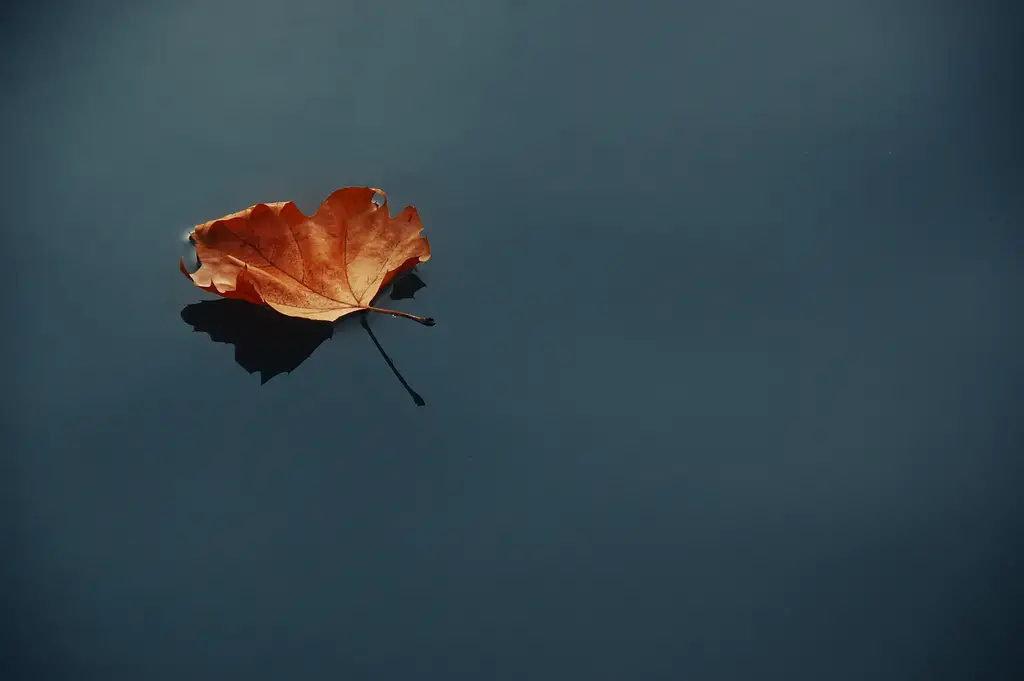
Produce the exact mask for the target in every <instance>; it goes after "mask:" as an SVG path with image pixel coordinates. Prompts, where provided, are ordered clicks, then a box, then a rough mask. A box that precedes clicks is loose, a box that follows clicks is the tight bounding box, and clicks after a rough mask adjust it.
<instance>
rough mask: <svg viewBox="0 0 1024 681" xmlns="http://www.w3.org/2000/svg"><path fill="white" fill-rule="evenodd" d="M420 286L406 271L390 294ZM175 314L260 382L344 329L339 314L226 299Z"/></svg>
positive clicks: (414, 396) (402, 294)
mask: <svg viewBox="0 0 1024 681" xmlns="http://www.w3.org/2000/svg"><path fill="white" fill-rule="evenodd" d="M424 286H426V284H424V283H423V281H422V280H421V279H420V278H419V277H417V276H416V275H415V274H412V273H409V274H407V275H405V276H403V277H400V278H399V279H396V281H395V283H394V286H393V287H392V291H391V298H392V299H393V300H401V299H403V298H412V297H413V294H415V293H416V291H418V290H419V289H421V288H423V287H424ZM359 316H360V317H361V318H362V319H361V320H360V321H361V326H362V327H363V329H364V330H365V331H366V332H367V334H369V336H370V339H371V340H372V341H373V344H374V346H375V347H376V348H377V350H378V351H379V352H380V354H381V356H382V357H383V358H384V361H386V362H387V364H388V366H389V367H390V368H391V371H392V372H393V373H394V374H395V376H396V377H397V378H398V380H399V382H401V384H402V386H403V387H404V388H405V390H406V392H408V393H409V395H410V397H412V399H413V401H414V402H415V403H416V404H417V405H418V406H421V407H422V406H425V405H426V402H424V400H423V398H422V397H421V396H420V395H419V393H417V392H416V391H415V390H413V389H412V387H411V386H410V385H409V384H408V382H406V380H405V378H404V377H403V376H402V374H401V373H400V372H399V371H398V368H397V367H396V366H395V364H394V362H392V361H391V358H390V357H388V354H387V352H385V350H384V348H383V347H382V346H381V344H380V342H379V341H378V340H377V337H376V336H375V335H374V334H373V331H372V330H371V329H370V326H369V323H368V322H367V321H366V313H362V314H360V315H359ZM181 318H182V320H183V321H184V322H185V323H186V324H188V325H189V326H191V327H192V330H193V332H195V331H198V332H202V333H206V334H209V336H210V340H212V341H214V342H217V343H227V344H229V345H234V346H235V361H236V362H237V363H238V364H239V365H240V366H241V367H242V368H243V369H245V370H246V371H247V372H249V373H250V374H253V373H256V372H259V374H260V385H261V386H262V385H266V383H267V382H268V381H269V380H270V379H272V378H274V377H275V376H278V375H280V374H282V373H290V372H292V371H294V370H295V369H297V368H298V367H299V365H301V364H302V363H303V362H305V361H306V360H307V359H309V357H310V356H311V355H312V354H313V352H314V351H315V350H316V349H317V348H318V347H320V344H321V343H323V342H324V341H325V340H327V339H328V338H331V337H333V336H334V334H335V333H336V332H342V333H345V332H348V329H349V328H350V327H348V325H347V323H345V322H346V321H347V318H345V317H342V319H341V320H339V323H333V324H332V323H331V322H321V321H315V320H312V319H301V318H298V317H288V316H286V315H283V314H280V313H278V312H277V311H275V310H274V309H273V308H270V307H268V306H265V305H255V304H253V303H249V302H246V301H243V300H236V299H231V298H218V299H216V300H204V301H201V302H198V303H191V304H189V305H186V306H185V307H184V308H182V310H181ZM343 323H344V325H343Z"/></svg>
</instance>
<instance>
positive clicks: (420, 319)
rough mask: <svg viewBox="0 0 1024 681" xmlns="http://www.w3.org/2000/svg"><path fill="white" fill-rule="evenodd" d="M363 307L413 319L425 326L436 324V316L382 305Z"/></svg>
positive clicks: (371, 310)
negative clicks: (422, 315) (401, 310)
mask: <svg viewBox="0 0 1024 681" xmlns="http://www.w3.org/2000/svg"><path fill="white" fill-rule="evenodd" d="M363 309H364V310H368V311H370V312H380V313H381V314H389V315H391V316H392V317H405V318H406V319H411V320H413V321H414V322H419V323H420V324H423V325H424V326H433V325H434V318H433V317H420V316H417V315H414V314H409V313H408V312H400V311H399V310H385V309H384V308H382V307H369V306H367V307H364V308H363Z"/></svg>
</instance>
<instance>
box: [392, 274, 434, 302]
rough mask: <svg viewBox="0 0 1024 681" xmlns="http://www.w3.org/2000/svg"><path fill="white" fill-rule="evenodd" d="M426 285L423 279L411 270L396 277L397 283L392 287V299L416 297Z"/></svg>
mask: <svg viewBox="0 0 1024 681" xmlns="http://www.w3.org/2000/svg"><path fill="white" fill-rule="evenodd" d="M425 286H426V284H425V283H423V280H422V279H420V278H419V277H417V276H416V274H415V273H414V272H409V273H408V274H406V275H403V276H401V277H398V278H396V279H395V283H394V284H393V285H392V287H391V300H403V299H405V298H415V297H416V292H417V291H419V290H420V289H421V288H424V287H425Z"/></svg>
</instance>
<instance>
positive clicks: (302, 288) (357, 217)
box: [181, 187, 434, 325]
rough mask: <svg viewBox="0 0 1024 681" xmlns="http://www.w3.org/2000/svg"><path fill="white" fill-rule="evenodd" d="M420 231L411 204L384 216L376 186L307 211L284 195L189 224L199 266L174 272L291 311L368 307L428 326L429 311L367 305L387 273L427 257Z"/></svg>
mask: <svg viewBox="0 0 1024 681" xmlns="http://www.w3.org/2000/svg"><path fill="white" fill-rule="evenodd" d="M375 196H380V197H381V198H382V201H381V202H380V204H379V205H378V203H375V202H374V197H375ZM422 232H423V223H422V222H420V218H419V214H418V213H417V212H416V209H415V208H413V207H412V206H408V207H406V209H405V210H403V211H402V213H401V214H400V215H399V216H398V217H395V218H392V217H391V216H390V213H389V212H388V208H387V197H386V195H385V194H384V192H383V191H381V190H379V189H374V188H372V187H346V188H344V189H339V190H338V191H336V192H334V193H333V194H331V195H330V196H328V197H327V199H326V200H325V201H324V202H323V203H322V204H320V207H319V208H318V209H317V211H316V213H315V214H314V215H313V216H312V217H307V216H306V215H304V214H303V213H302V211H300V210H299V208H298V207H297V206H296V205H295V203H294V202H292V201H288V202H278V203H258V204H256V205H255V206H251V207H249V208H246V209H245V210H243V211H239V212H237V213H232V214H231V215H226V216H224V217H222V218H219V219H217V220H211V221H210V222H204V223H203V224H201V225H197V226H196V228H195V229H194V230H193V232H192V233H191V234H190V235H189V238H190V240H191V241H192V242H193V243H194V244H195V248H196V255H197V256H198V258H199V262H200V267H199V269H198V270H196V271H195V272H194V273H192V274H189V272H188V270H187V269H186V268H185V261H184V259H182V261H181V271H182V272H184V273H185V276H187V277H188V278H189V279H191V280H192V282H193V283H194V284H195V285H196V286H198V287H199V288H201V289H204V290H207V291H212V292H213V293H217V294H219V295H222V296H224V297H226V298H240V299H242V300H247V301H249V302H252V303H258V304H262V303H265V304H267V305H269V306H270V307H272V308H274V309H275V310H277V311H278V312H280V313H282V314H286V315H288V316H291V317H304V318H306V319H320V320H324V321H334V320H336V319H338V318H339V317H343V316H345V315H347V314H351V313H353V312H359V311H360V310H372V311H375V312H384V313H386V314H392V315H396V316H399V317H408V318H410V319H414V320H416V321H418V322H420V323H422V324H428V325H431V324H433V323H434V321H433V320H432V319H430V318H424V317H417V316H416V315H411V314H409V313H407V312H399V311H396V310H383V309H380V308H376V307H372V305H371V303H372V302H373V299H374V297H376V295H377V294H378V293H379V292H380V290H381V289H382V288H384V287H385V286H387V285H388V284H389V283H390V282H391V280H392V279H394V278H395V276H397V275H398V274H400V273H402V272H407V271H409V270H411V269H412V268H413V267H414V266H415V265H416V264H417V263H421V262H426V261H427V260H429V259H430V244H429V243H428V242H427V238H426V237H425V236H423V235H422Z"/></svg>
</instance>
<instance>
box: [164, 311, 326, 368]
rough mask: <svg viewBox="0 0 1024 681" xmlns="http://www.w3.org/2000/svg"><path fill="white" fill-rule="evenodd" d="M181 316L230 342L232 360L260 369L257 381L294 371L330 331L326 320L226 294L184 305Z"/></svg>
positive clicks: (220, 340) (217, 338) (194, 326)
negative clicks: (285, 312) (289, 313)
mask: <svg viewBox="0 0 1024 681" xmlns="http://www.w3.org/2000/svg"><path fill="white" fill-rule="evenodd" d="M181 318H182V319H184V320H185V322H186V323H187V324H189V325H191V326H192V329H193V330H194V331H201V332H204V333H208V334H209V335H210V339H211V340H213V341H216V342H218V343H229V344H231V345H234V346H235V361H236V362H238V363H239V364H240V365H241V366H242V368H243V369H245V370H246V371H248V372H249V373H250V374H252V373H255V372H257V371H258V372H260V384H261V385H262V384H264V383H266V382H267V381H269V380H270V379H272V378H273V377H274V376H277V375H278V374H282V373H286V372H290V371H294V370H295V369H296V368H297V367H298V366H299V365H300V364H302V363H303V362H304V361H306V359H307V358H308V357H309V356H310V355H312V354H313V351H314V350H316V349H317V347H319V346H320V344H321V343H323V342H324V341H325V340H327V339H328V338H330V337H331V336H332V335H334V327H333V326H332V325H331V323H330V322H318V321H313V320H311V319H298V318H296V317H286V316H285V315H283V314H280V313H278V312H276V311H275V310H273V309H271V308H269V307H264V306H262V305H254V304H252V303H247V302H245V301H244V300H231V299H229V298H222V299H220V300H204V301H203V302H201V303H192V304H191V305H186V306H185V307H184V308H183V309H182V310H181Z"/></svg>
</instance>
